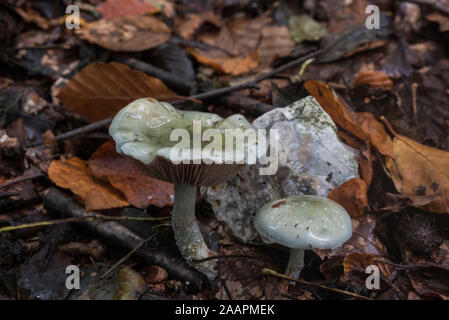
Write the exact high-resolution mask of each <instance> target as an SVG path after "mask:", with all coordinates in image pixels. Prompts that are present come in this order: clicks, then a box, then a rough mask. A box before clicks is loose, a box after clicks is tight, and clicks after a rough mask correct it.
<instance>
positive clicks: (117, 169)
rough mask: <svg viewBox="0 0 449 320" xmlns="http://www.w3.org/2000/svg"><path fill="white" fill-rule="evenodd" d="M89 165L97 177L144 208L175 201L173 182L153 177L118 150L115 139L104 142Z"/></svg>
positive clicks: (167, 204)
mask: <svg viewBox="0 0 449 320" xmlns="http://www.w3.org/2000/svg"><path fill="white" fill-rule="evenodd" d="M89 167H90V169H91V170H92V173H93V174H94V175H95V176H97V177H102V178H107V179H108V181H109V183H110V184H111V185H112V186H113V187H114V188H116V189H117V190H120V191H121V192H123V194H124V195H125V197H126V199H127V200H128V201H129V203H131V204H132V205H133V206H135V207H137V208H139V209H145V208H147V207H148V206H150V205H154V206H157V207H164V206H171V205H172V204H173V199H174V198H173V197H174V195H173V194H174V189H173V184H171V183H168V182H164V181H160V180H157V179H153V178H151V177H150V176H149V175H147V174H146V173H145V172H143V170H142V169H141V168H139V167H138V166H137V164H135V163H134V162H133V161H132V160H130V159H127V158H125V157H124V156H122V155H120V154H118V153H117V152H116V151H115V144H114V141H113V140H109V141H108V142H106V143H104V144H103V145H102V146H101V147H100V148H98V149H97V151H95V153H94V154H93V155H92V156H91V157H90V159H89Z"/></svg>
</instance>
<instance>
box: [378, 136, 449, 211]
mask: <svg viewBox="0 0 449 320" xmlns="http://www.w3.org/2000/svg"><path fill="white" fill-rule="evenodd" d="M385 167H386V168H387V169H388V170H389V171H390V174H391V177H392V179H393V182H394V185H395V187H396V189H397V190H398V191H399V192H400V193H402V194H403V195H410V196H424V195H435V194H439V193H441V196H442V197H441V199H440V200H435V201H433V202H431V203H430V204H428V205H424V206H423V208H424V209H426V210H429V211H431V212H439V213H449V152H446V151H443V150H439V149H435V148H432V147H428V146H425V145H422V144H420V143H418V142H416V141H414V140H412V139H409V138H407V137H404V136H401V135H398V134H397V135H396V136H395V138H394V140H393V154H392V156H391V157H387V159H386V162H385Z"/></svg>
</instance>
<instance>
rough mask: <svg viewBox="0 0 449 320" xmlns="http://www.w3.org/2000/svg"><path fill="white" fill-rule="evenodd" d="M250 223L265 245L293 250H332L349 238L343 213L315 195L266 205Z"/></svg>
mask: <svg viewBox="0 0 449 320" xmlns="http://www.w3.org/2000/svg"><path fill="white" fill-rule="evenodd" d="M254 222H255V226H256V229H257V230H258V232H259V233H260V234H261V235H262V237H263V238H264V239H265V240H268V242H272V243H273V242H274V243H278V244H282V245H284V246H286V247H289V248H295V249H312V248H315V249H334V248H336V247H339V246H340V245H341V244H343V243H344V242H346V241H347V240H348V239H349V238H350V237H351V235H352V224H351V219H350V217H349V216H348V214H347V212H346V210H345V209H344V208H343V207H341V206H340V205H339V204H338V203H336V202H334V201H332V200H329V199H327V198H323V197H317V196H307V195H302V196H293V197H289V198H285V199H280V200H278V201H275V202H271V203H268V204H266V205H265V206H263V207H262V208H261V209H260V210H259V211H258V213H257V215H256V218H255V221H254Z"/></svg>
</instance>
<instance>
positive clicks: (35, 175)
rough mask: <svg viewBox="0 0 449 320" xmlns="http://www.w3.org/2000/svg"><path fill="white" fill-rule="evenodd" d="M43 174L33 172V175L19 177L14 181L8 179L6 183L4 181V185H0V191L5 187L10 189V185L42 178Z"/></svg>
mask: <svg viewBox="0 0 449 320" xmlns="http://www.w3.org/2000/svg"><path fill="white" fill-rule="evenodd" d="M43 176H44V174H43V173H42V172H40V171H39V172H35V173H31V174H29V175H26V176H21V177H17V178H14V179H10V180H8V181H6V182H5V183H3V184H2V185H0V189H3V188H6V187H10V186H12V185H15V184H18V183H21V182H24V181H28V180H33V179H36V178H40V177H43Z"/></svg>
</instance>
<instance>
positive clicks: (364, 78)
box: [352, 70, 394, 90]
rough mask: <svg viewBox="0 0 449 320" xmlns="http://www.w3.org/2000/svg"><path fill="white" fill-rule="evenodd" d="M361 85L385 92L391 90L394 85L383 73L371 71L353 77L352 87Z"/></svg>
mask: <svg viewBox="0 0 449 320" xmlns="http://www.w3.org/2000/svg"><path fill="white" fill-rule="evenodd" d="M363 84H367V85H370V86H371V87H373V88H382V89H387V90H392V89H393V85H394V84H393V81H392V80H391V79H390V77H389V76H387V75H386V74H385V73H383V72H379V71H372V70H368V71H362V72H359V73H358V74H357V75H356V76H355V79H354V82H353V84H352V86H353V87H356V86H360V85H363Z"/></svg>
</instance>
